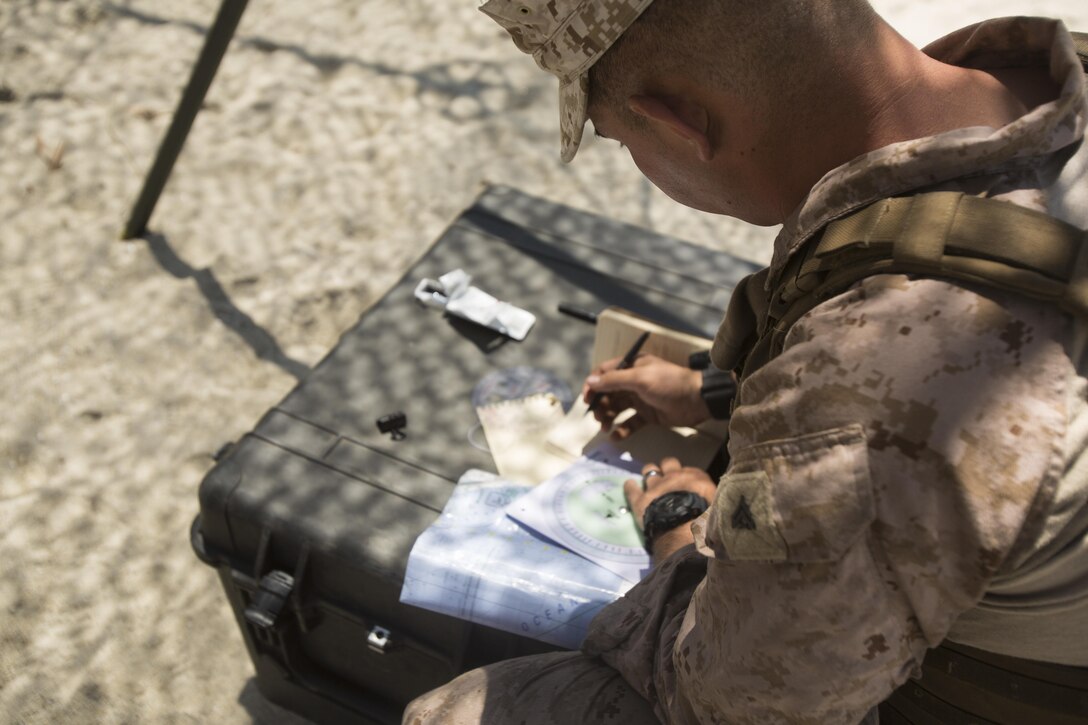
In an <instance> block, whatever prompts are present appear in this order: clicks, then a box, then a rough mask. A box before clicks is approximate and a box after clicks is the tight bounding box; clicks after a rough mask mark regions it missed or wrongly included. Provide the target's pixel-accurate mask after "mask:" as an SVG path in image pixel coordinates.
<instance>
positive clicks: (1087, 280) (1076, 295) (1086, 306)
mask: <svg viewBox="0 0 1088 725" xmlns="http://www.w3.org/2000/svg"><path fill="white" fill-rule="evenodd" d="M1082 237H1083V238H1082V241H1081V245H1080V250H1079V251H1078V252H1077V258H1076V260H1075V261H1074V262H1073V265H1072V268H1071V270H1070V272H1069V284H1068V285H1066V288H1065V294H1064V296H1063V297H1062V300H1061V303H1060V304H1061V306H1062V309H1065V310H1070V311H1072V310H1088V232H1085V233H1084V234H1083V235H1082Z"/></svg>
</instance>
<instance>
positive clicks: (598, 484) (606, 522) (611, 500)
mask: <svg viewBox="0 0 1088 725" xmlns="http://www.w3.org/2000/svg"><path fill="white" fill-rule="evenodd" d="M630 477H631V474H627V473H623V474H602V475H596V476H593V477H592V478H589V479H584V480H582V481H572V482H569V483H567V484H566V485H564V486H562V487H561V488H560V489H559V493H558V496H557V499H556V507H555V508H556V514H557V515H558V519H559V523H560V524H561V525H562V526H563V528H564V529H565V530H566V531H567V532H569V533H570V534H571V535H572V536H574V537H575V538H576V539H577V540H578V541H579V542H581V543H582V544H583V545H585V546H586V547H588V548H589V549H592V550H596V551H600V552H603V553H608V554H613V555H617V554H618V555H626V554H631V555H642V554H643V553H644V552H645V550H644V549H643V544H642V537H641V536H640V534H639V531H638V526H637V525H636V524H635V519H634V517H633V516H632V515H631V512H630V509H628V507H627V499H626V497H625V496H624V495H623V482H624V481H625V480H627V479H628V478H630Z"/></svg>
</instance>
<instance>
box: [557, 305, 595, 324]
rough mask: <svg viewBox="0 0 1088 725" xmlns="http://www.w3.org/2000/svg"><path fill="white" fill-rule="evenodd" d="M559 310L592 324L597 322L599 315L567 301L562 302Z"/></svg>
mask: <svg viewBox="0 0 1088 725" xmlns="http://www.w3.org/2000/svg"><path fill="white" fill-rule="evenodd" d="M559 311H560V312H562V313H563V314H564V315H570V316H571V317H573V318H575V319H578V320H582V321H583V322H588V323H590V324H591V325H596V324H597V315H596V314H594V313H593V312H590V311H589V310H583V309H582V308H581V307H575V306H574V305H568V304H567V303H566V302H560V303H559Z"/></svg>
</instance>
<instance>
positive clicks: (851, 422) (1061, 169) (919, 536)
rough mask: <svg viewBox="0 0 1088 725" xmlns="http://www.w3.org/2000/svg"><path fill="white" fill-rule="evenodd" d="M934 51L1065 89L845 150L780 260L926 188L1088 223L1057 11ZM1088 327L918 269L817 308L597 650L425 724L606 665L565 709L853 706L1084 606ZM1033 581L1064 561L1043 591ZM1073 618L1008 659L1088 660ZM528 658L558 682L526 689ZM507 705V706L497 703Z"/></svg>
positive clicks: (524, 708) (839, 714) (1015, 648)
mask: <svg viewBox="0 0 1088 725" xmlns="http://www.w3.org/2000/svg"><path fill="white" fill-rule="evenodd" d="M926 51H927V52H928V53H929V54H931V55H933V56H935V57H937V58H939V59H941V60H943V61H945V62H950V63H956V64H959V65H967V66H973V67H1005V66H1024V65H1042V66H1044V67H1049V69H1050V72H1051V75H1052V77H1053V78H1054V79H1055V81H1056V83H1057V84H1058V86H1059V87H1060V89H1061V93H1060V96H1059V97H1058V98H1057V99H1056V100H1054V101H1052V102H1050V103H1047V104H1044V105H1042V106H1039V107H1038V108H1035V109H1034V110H1032V111H1030V112H1029V113H1028V114H1027V115H1025V116H1024V117H1022V118H1020V119H1019V120H1017V121H1015V122H1014V123H1012V124H1009V125H1008V126H1005V127H1003V128H1001V129H997V130H994V129H990V128H966V129H960V130H957V131H953V132H950V133H945V134H941V135H939V136H935V137H931V138H926V139H919V140H914V141H908V142H903V143H898V144H894V145H891V146H888V147H885V148H882V149H878V150H876V151H873V152H871V153H869V154H866V155H865V156H862V157H859V158H858V159H855V160H854V161H851V162H850V163H848V164H846V165H844V166H842V167H839V168H837V169H835V170H833V171H832V172H830V173H829V174H828V175H827V176H825V177H824V178H823V179H822V180H821V181H820V182H819V183H818V184H817V185H816V186H815V187H814V188H813V189H812V191H811V193H810V194H809V196H808V197H807V198H806V200H805V201H804V203H803V204H802V205H801V207H800V208H799V209H798V211H797V212H796V213H795V214H794V215H793V216H792V217H791V218H790V219H789V220H788V221H787V222H786V224H785V225H784V227H783V230H782V232H781V234H780V236H779V238H778V240H777V242H776V246H775V253H774V258H773V261H772V270H774V269H777V268H780V267H781V266H782V265H783V264H784V263H785V261H786V259H787V258H788V257H789V256H790V255H791V254H792V253H794V252H795V251H796V250H797V249H798V248H800V247H801V246H802V245H803V244H804V243H805V241H806V240H808V239H809V238H811V237H812V235H813V234H814V233H816V232H817V231H818V230H819V229H821V228H822V227H823V226H824V225H825V224H827V223H828V222H829V221H831V220H833V219H835V218H837V217H839V216H842V215H843V214H845V213H848V212H849V211H851V210H853V209H856V208H859V207H861V206H863V205H866V204H868V203H870V202H871V201H874V200H876V199H879V198H882V197H887V196H894V195H903V194H907V193H912V192H916V191H938V190H956V191H964V192H966V193H969V194H978V195H984V196H989V197H995V198H999V199H1003V200H1007V201H1009V202H1012V203H1015V204H1020V205H1023V206H1027V207H1031V208H1034V209H1038V210H1042V211H1045V212H1047V213H1049V214H1052V215H1054V216H1056V217H1058V218H1061V219H1063V220H1065V221H1067V222H1070V223H1072V224H1074V225H1077V226H1079V227H1081V228H1085V227H1088V144H1084V143H1082V142H1081V141H1082V139H1083V137H1084V130H1085V125H1086V123H1088V103H1086V99H1085V82H1084V76H1083V73H1082V70H1081V68H1080V65H1079V63H1078V61H1077V58H1076V55H1075V52H1074V50H1073V45H1072V41H1071V39H1070V37H1069V36H1068V34H1067V33H1066V32H1065V30H1064V28H1063V27H1062V25H1061V24H1060V23H1057V22H1051V21H1045V20H1027V19H1012V20H1002V21H991V22H988V23H983V24H980V25H978V26H974V27H971V28H967V29H964V30H961V31H958V32H957V33H954V34H952V35H950V36H948V37H946V38H944V39H942V40H940V41H937V42H936V43H935V44H933V45H932V46H930V47H929V48H927V49H926ZM1086 332H1088V330H1086V327H1085V325H1084V323H1082V322H1079V321H1073V320H1071V319H1070V317H1068V316H1066V315H1063V314H1062V313H1061V312H1059V311H1058V310H1057V308H1056V307H1054V306H1052V305H1047V304H1043V303H1037V302H1032V301H1029V300H1026V299H1024V298H1020V297H1016V296H1012V295H1008V294H1004V293H999V292H994V291H990V290H986V289H971V288H969V287H968V286H965V285H961V284H953V283H950V282H945V281H940V280H936V279H911V278H908V277H906V276H902V275H881V276H875V277H870V278H868V279H866V280H864V281H862V282H860V283H859V284H857V285H855V286H854V287H853V288H851V289H850V290H849V291H847V292H846V293H844V294H842V295H839V296H838V297H835V298H833V299H831V300H829V301H827V302H825V303H823V304H822V305H820V306H819V307H817V308H815V309H814V310H812V311H811V312H809V313H808V314H807V315H805V316H804V317H802V318H801V320H800V321H798V322H797V323H796V324H795V325H794V326H793V328H792V329H791V331H790V333H789V335H788V337H787V339H786V345H785V349H784V351H783V353H782V354H781V355H780V356H779V357H777V358H775V359H774V360H773V361H772V362H770V363H769V364H768V365H766V366H765V367H763V368H762V369H760V370H759V371H757V372H756V373H755V374H753V375H751V376H750V377H749V378H747V379H746V380H745V381H744V382H743V384H742V386H741V388H740V391H739V399H738V406H737V408H736V411H735V413H734V415H733V417H732V420H731V423H730V436H731V437H730V453H731V455H732V463H731V465H730V469H729V471H728V472H727V474H726V475H725V476H724V477H723V478H722V480H721V482H720V484H719V486H718V493H717V496H716V500H715V501H714V502H713V505H712V506H711V508H710V510H709V511H708V512H707V513H706V514H704V515H703V516H702V517H701V518H700V519H698V520H697V521H696V522H694V525H693V531H694V533H695V539H696V546H695V547H694V548H692V547H688V548H687V549H685V550H683V551H681V552H678V553H677V554H675V555H673V556H672V557H670V558H669V559H667V560H666V561H664V562H662V563H661V564H660V565H659V566H658V567H657V568H656V569H655V570H654V571H653V572H652V573H651V574H650V575H649V576H648V577H647V578H646V579H645V580H644V581H643V582H642V583H641V584H639V585H638V586H637V587H635V588H634V589H633V590H632V591H631V592H630V593H629V594H628V595H627V596H626V597H624V598H623V599H621V600H620V601H618V602H616V603H615V604H613V605H612V606H610V607H608V608H607V609H605V610H603V611H602V612H601V614H600V615H599V616H598V617H597V619H596V620H595V621H594V623H593V626H592V629H591V632H590V635H589V637H588V638H587V640H586V642H585V644H584V647H583V651H584V653H585V654H584V655H578V654H571V655H559V656H553V657H560V658H565V659H562V662H564V663H566V665H565V666H563V665H556V664H555V662H552V663H550V664H551V665H552V666H551V667H550V668H549V669H548V670H547V671H540V670H535V669H534V666H533V662H534V660H532V659H527V660H526V659H523V660H517V661H514V663H515V664H514V665H507V663H500V664H499V665H494V666H492V667H491V668H488V669H487V671H486V672H485V673H482V674H481V673H480V672H477V673H469V675H467V676H465V677H464V678H462V679H459V680H455V681H454V682H453V683H451V684H450V685H449V686H447V687H446V688H442V689H441V690H438V691H436V692H434V693H431V694H429V695H427V696H424V697H423V698H421V699H420V700H417V701H416V702H415V703H413V705H412V706H411V707H410V709H409V711H408V713H407V715H406V721H408V722H422V721H425V719H426V717H427V716H428V715H438V714H439V712H441V715H442V717H441V718H440V721H442V722H477V721H479V718H480V717H481V715H482V714H483V715H485V716H484V719H483V721H484V722H501V721H506V720H509V721H515V722H523V721H524V722H553V721H554V722H558V721H561V720H560V719H559V717H558V715H559V713H556V712H554V711H552V710H550V708H552V707H554V706H556V705H557V703H556V699H557V697H556V694H557V693H561V692H567V691H568V690H565V689H564V688H563V687H562V686H560V685H559V684H557V683H560V682H562V681H564V679H566V681H568V682H573V680H574V679H578V678H584V677H586V673H587V672H594V673H598V669H597V668H599V667H601V665H600V664H599V662H600V661H603V662H604V663H607V665H609V666H611V667H613V668H615V670H616V671H618V672H619V673H620V674H622V676H623V678H624V680H626V682H627V683H628V685H629V686H630V691H628V692H627V694H626V696H623V695H622V694H621V689H622V688H620V689H617V686H616V685H615V683H614V682H613V681H609V683H610V687H611V688H612V689H610V690H608V693H609V694H608V696H607V697H605V696H604V695H602V697H604V700H603V701H602V699H601V697H598V698H597V699H596V700H595V701H594V703H595V705H594V708H595V709H587V710H585V711H583V712H582V716H580V717H574V718H573V719H571V720H570V721H572V722H574V721H579V722H609V721H617V722H618V721H620V720H625V721H628V722H631V721H635V722H638V721H639V720H637V719H636V716H635V715H632V714H626V713H625V714H623V715H616V716H615V717H610V716H609V713H610V712H613V711H615V712H618V711H616V710H615V708H616V707H618V704H617V703H620V702H621V701H622V703H623V704H625V705H630V706H631V707H633V708H635V709H636V711H638V710H637V708H638V704H637V702H636V701H635V700H634V699H632V698H634V696H635V694H637V695H638V696H639V697H641V698H642V699H643V700H644V701H645V703H647V704H648V706H649V707H652V708H653V711H654V713H655V715H656V716H657V717H658V718H659V719H661V720H664V721H668V722H676V723H694V722H730V723H733V722H738V723H739V722H783V721H789V722H813V723H828V722H843V723H856V722H859V721H861V720H862V719H864V718H866V716H867V714H868V716H869V717H870V718H872V717H873V714H872V712H871V710H872V708H873V707H874V705H876V704H877V703H879V702H881V701H882V700H883V699H884V698H886V697H887V696H888V695H889V694H890V693H891V692H892V691H893V690H894V689H895V688H896V687H897V686H898V685H900V684H902V683H903V682H904V681H905V680H906V679H907V678H908V677H909V676H910V675H911V674H912V672H914V671H915V670H916V668H917V666H918V663H919V662H920V661H921V659H922V657H923V656H924V654H925V652H926V650H927V648H929V647H932V646H936V645H937V644H939V643H940V642H941V641H942V640H944V639H945V638H946V637H948V638H950V639H952V640H955V641H960V642H963V643H966V644H975V645H977V646H982V647H986V648H991V649H993V648H994V647H995V646H997V647H1000V646H1001V644H1000V643H1001V641H1002V640H1001V639H1000V638H996V637H993V636H992V635H993V626H992V625H993V623H994V622H997V626H1008V625H1009V623H1010V622H1011V623H1012V625H1011V626H1012V627H1013V629H1015V628H1017V627H1019V626H1021V625H1022V626H1023V629H1024V631H1027V632H1031V631H1032V628H1033V627H1038V628H1039V629H1038V630H1037V631H1038V632H1045V630H1046V625H1045V624H1040V622H1044V621H1045V620H1046V619H1047V616H1039V617H1033V616H1031V615H1032V607H1033V606H1034V607H1035V609H1036V610H1037V611H1036V612H1035V613H1037V614H1041V615H1046V613H1047V611H1048V610H1047V608H1046V606H1047V596H1046V595H1047V590H1046V587H1047V586H1049V587H1051V588H1052V589H1053V588H1055V587H1056V588H1057V590H1058V591H1059V593H1060V594H1063V595H1064V596H1065V604H1066V605H1070V603H1071V602H1072V605H1071V606H1072V609H1070V608H1069V606H1067V607H1066V610H1065V611H1067V612H1072V614H1070V615H1069V616H1070V617H1073V618H1074V619H1067V620H1066V624H1067V625H1068V622H1069V621H1075V617H1078V616H1079V617H1082V620H1080V621H1083V617H1084V616H1085V613H1086V612H1088V605H1086V602H1088V584H1086V583H1085V576H1083V572H1082V574H1081V575H1080V576H1071V575H1068V572H1067V573H1066V575H1065V578H1064V579H1063V578H1062V577H1063V574H1062V573H1061V571H1058V573H1055V571H1048V570H1047V567H1048V566H1050V567H1051V568H1052V569H1053V568H1054V565H1055V562H1057V561H1059V560H1061V557H1062V556H1065V555H1068V554H1069V552H1070V551H1074V553H1075V550H1076V549H1077V546H1078V542H1080V543H1079V546H1080V550H1081V551H1083V550H1084V548H1085V547H1088V533H1086V532H1088V513H1086V512H1088V505H1086V504H1088V470H1085V468H1086V467H1088V456H1085V455H1084V451H1085V449H1086V443H1088V403H1086V391H1088V381H1086V380H1085V373H1086V372H1088V359H1086V357H1085V342H1086V339H1088V334H1086ZM753 524H754V527H753ZM1063 552H1064V553H1063ZM1074 560H1075V561H1076V562H1079V564H1078V565H1080V566H1082V567H1083V565H1084V564H1085V563H1086V558H1085V556H1084V555H1083V553H1082V554H1081V555H1080V558H1079V559H1077V558H1076V557H1073V558H1072V559H1069V560H1068V561H1074ZM1057 569H1059V570H1060V569H1061V567H1057ZM1066 569H1068V566H1067V567H1066ZM1039 572H1043V574H1040V573H1039ZM1032 576H1037V577H1042V579H1045V580H1046V581H1045V583H1043V584H1040V583H1039V582H1036V584H1037V585H1038V586H1036V589H1035V590H1032V586H1033V585H1032ZM1078 580H1079V581H1078ZM1003 587H1004V590H1003ZM1001 591H1005V592H1006V593H1008V592H1013V593H1017V594H1019V595H1022V596H1021V600H1022V601H1021V602H1020V603H1021V604H1023V607H1022V608H1021V609H1022V610H1023V611H1021V610H1017V612H1016V613H1015V614H1012V613H1009V612H1005V613H1003V612H1002V611H1001V607H1002V606H1003V603H1004V604H1008V602H1007V601H1006V600H1007V599H1008V597H1005V598H1003V597H1002V596H997V595H996V594H995V592H998V593H1000V592H1001ZM1036 595H1037V596H1036ZM1033 597H1034V598H1033ZM1013 598H1014V599H1015V597H1013ZM1077 602H1079V609H1077ZM1014 604H1015V602H1014ZM995 609H996V611H998V615H997V619H995V620H992V621H989V622H988V621H987V619H986V617H987V616H990V615H992V614H993V611H994V610H995ZM980 612H981V614H979V613H980ZM987 612H989V614H987ZM1025 612H1026V613H1025ZM1003 614H1004V615H1007V616H1003ZM976 615H978V616H976ZM1021 617H1022V618H1021ZM1084 624H1085V626H1088V622H1084ZM1064 631H1065V633H1066V642H1068V641H1069V640H1070V639H1072V641H1073V643H1074V646H1073V647H1070V646H1068V645H1066V646H1064V647H1059V648H1058V649H1057V650H1053V651H1052V652H1053V653H1056V655H1055V656H1054V657H1048V653H1047V648H1048V647H1047V646H1048V645H1049V644H1053V643H1047V642H1043V646H1041V647H1040V646H1035V647H1034V648H1033V643H1035V645H1038V639H1037V638H1036V637H1035V635H1031V636H1025V637H1022V638H1017V637H1016V636H1015V633H1013V635H1012V636H1010V637H1009V638H1008V639H1007V641H1008V642H1009V645H1008V647H1009V650H1010V651H1008V652H1007V653H1008V654H1013V655H1018V656H1022V657H1029V658H1037V659H1052V661H1059V662H1066V663H1069V664H1081V665H1088V646H1086V645H1085V642H1084V639H1083V632H1084V631H1085V629H1084V628H1080V629H1079V630H1078V629H1074V630H1072V631H1079V632H1080V633H1081V634H1080V636H1079V637H1074V638H1069V637H1068V632H1069V631H1070V630H1069V629H1068V627H1067V628H1066V629H1064ZM1052 634H1053V635H1055V636H1056V635H1058V634H1060V632H1059V633H1052ZM1059 644H1060V643H1059ZM1077 647H1079V648H1080V649H1079V650H1078V649H1077ZM568 668H569V669H568ZM526 673H533V675H532V678H531V679H533V680H534V688H535V689H534V690H532V692H536V693H550V695H547V696H543V697H534V696H533V695H532V694H530V691H529V690H524V689H522V688H524V687H525V681H526V680H525V677H526ZM594 677H597V678H602V677H604V675H601V674H596V675H594ZM542 680H548V681H549V682H550V683H551V684H549V685H548V686H546V687H545V686H543V685H542V684H541V682H542ZM598 691H599V692H601V693H604V692H605V690H604V689H603V688H602V689H600V690H598ZM473 692H475V693H476V695H475V697H472V696H470V695H471V693H473ZM521 693H524V697H522V694H521ZM625 698H626V699H625ZM500 699H502V700H503V701H504V703H505V704H504V705H503V707H504V708H506V709H493V710H486V709H485V710H481V708H483V707H485V706H486V705H485V703H487V702H488V701H497V700H500ZM559 699H563V700H564V702H563V703H562V706H563V707H567V708H570V707H575V705H572V703H571V702H570V701H568V699H567V698H559ZM586 702H587V703H588V702H589V701H588V700H587V701H586ZM602 702H604V704H605V705H609V704H610V705H612V706H613V710H609V708H608V707H605V706H603V705H602ZM632 703H633V704H632ZM461 705H463V706H461ZM439 708H445V709H442V710H439ZM638 712H639V713H641V714H640V715H639V717H646V714H645V713H643V712H642V711H638ZM564 714H565V713H564ZM417 718H418V719H417Z"/></svg>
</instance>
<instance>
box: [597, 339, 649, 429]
mask: <svg viewBox="0 0 1088 725" xmlns="http://www.w3.org/2000/svg"><path fill="white" fill-rule="evenodd" d="M649 337H650V333H649V332H644V333H642V334H641V335H639V336H638V339H637V340H635V344H634V345H632V346H631V349H630V350H628V351H627V354H626V355H624V356H623V360H620V364H619V365H617V366H616V370H626V369H627V368H629V367H631V366H632V365H634V364H635V359H636V358H637V357H638V351H639V350H641V349H642V346H643V345H644V344H646V340H648V339H649ZM600 399H601V393H594V394H593V397H592V398H590V399H589V408H588V409H587V410H586V413H587V414H589V413H592V412H593V407H594V406H595V405H597V403H598V402H599V401H600Z"/></svg>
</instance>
